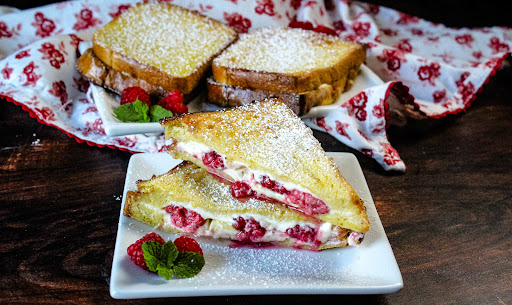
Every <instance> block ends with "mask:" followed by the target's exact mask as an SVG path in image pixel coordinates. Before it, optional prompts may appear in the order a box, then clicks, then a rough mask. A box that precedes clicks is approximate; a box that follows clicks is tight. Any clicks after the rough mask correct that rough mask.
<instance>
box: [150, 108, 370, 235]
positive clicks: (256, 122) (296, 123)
mask: <svg viewBox="0 0 512 305" xmlns="http://www.w3.org/2000/svg"><path fill="white" fill-rule="evenodd" d="M160 123H161V124H162V125H163V126H164V128H165V136H166V138H167V139H171V140H172V144H171V145H169V152H170V153H171V155H173V156H174V157H175V158H177V159H182V160H190V161H192V162H194V163H195V164H197V165H199V166H202V167H205V165H204V164H203V163H202V161H201V158H202V156H201V154H204V153H197V154H196V153H190V152H187V149H186V146H184V145H188V144H192V145H198V146H200V147H206V149H207V150H208V152H209V151H215V152H216V153H217V154H219V155H220V156H222V158H224V161H225V162H224V163H225V164H228V165H229V164H234V166H239V165H240V166H241V167H239V169H240V168H241V169H242V170H246V169H249V173H250V172H251V171H252V172H255V171H259V172H262V173H266V174H267V175H269V176H271V177H272V179H275V180H276V181H278V182H279V183H290V184H293V185H296V186H298V187H300V188H303V189H305V190H308V191H309V192H310V193H311V194H313V195H314V196H316V197H317V198H319V199H320V200H322V201H323V202H324V203H325V204H326V205H327V207H328V213H325V212H322V213H317V214H315V215H313V216H314V217H316V218H318V219H320V220H322V221H325V222H329V223H332V224H334V225H338V226H341V227H343V228H348V229H351V230H354V231H358V232H363V233H364V232H366V231H367V230H368V228H369V222H368V218H367V216H366V209H365V207H364V206H363V204H362V202H361V200H360V199H359V197H358V195H357V193H356V192H355V191H354V190H353V188H352V187H351V186H350V185H349V184H348V183H347V182H346V181H345V179H344V178H343V177H342V176H341V174H340V172H339V169H338V167H337V165H336V164H335V163H334V161H333V160H332V159H331V158H329V157H327V156H326V154H325V151H324V150H323V149H322V147H321V145H320V143H319V142H318V140H317V139H316V138H315V137H314V136H313V133H312V131H311V129H309V128H308V127H307V126H306V125H305V124H304V123H303V122H302V121H301V119H300V118H298V117H297V116H296V115H295V114H294V113H293V112H292V111H291V110H290V108H288V107H287V106H286V105H285V104H284V103H283V102H281V101H280V100H278V99H269V100H266V101H263V102H257V103H252V104H249V105H245V106H241V107H236V108H231V109H227V110H223V111H216V112H208V113H192V114H187V115H181V116H177V117H172V118H166V119H163V120H161V122H160ZM196 143H197V144H196ZM180 147H181V148H180ZM237 164H238V165H237ZM209 170H210V169H209ZM216 174H218V175H221V176H224V174H225V172H220V171H219V172H216ZM227 179H228V180H229V179H231V178H229V177H228V178H227Z"/></svg>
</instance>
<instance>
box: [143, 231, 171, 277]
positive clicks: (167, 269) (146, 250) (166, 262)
mask: <svg viewBox="0 0 512 305" xmlns="http://www.w3.org/2000/svg"><path fill="white" fill-rule="evenodd" d="M142 253H143V255H144V260H145V261H146V265H147V266H148V269H149V270H150V271H153V272H158V275H160V276H163V277H165V279H166V280H168V279H170V278H172V276H173V275H174V270H173V266H174V261H175V260H176V258H177V257H178V253H179V251H178V248H176V246H175V245H174V243H173V242H172V241H171V240H170V241H168V242H166V243H165V244H163V245H162V244H160V243H157V242H156V241H147V242H145V243H143V244H142Z"/></svg>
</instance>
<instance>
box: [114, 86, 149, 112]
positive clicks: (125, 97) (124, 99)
mask: <svg viewBox="0 0 512 305" xmlns="http://www.w3.org/2000/svg"><path fill="white" fill-rule="evenodd" d="M136 100H139V101H141V102H143V103H146V105H148V107H151V101H150V100H149V95H148V93H147V92H146V91H145V90H144V89H142V88H141V87H128V88H126V89H124V90H123V93H122V94H121V105H124V104H130V103H133V102H135V101H136Z"/></svg>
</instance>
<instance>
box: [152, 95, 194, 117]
mask: <svg viewBox="0 0 512 305" xmlns="http://www.w3.org/2000/svg"><path fill="white" fill-rule="evenodd" d="M158 105H159V106H162V107H164V108H165V109H167V110H169V111H171V112H172V113H173V114H182V113H187V112H188V107H187V105H185V104H183V96H182V95H181V93H180V92H179V91H178V90H174V91H171V92H169V93H168V94H167V95H166V96H165V97H164V98H162V99H161V100H160V101H159V102H158Z"/></svg>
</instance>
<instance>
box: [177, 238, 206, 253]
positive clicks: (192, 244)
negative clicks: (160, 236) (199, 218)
mask: <svg viewBox="0 0 512 305" xmlns="http://www.w3.org/2000/svg"><path fill="white" fill-rule="evenodd" d="M174 245H176V247H177V248H178V250H179V251H180V252H195V253H199V254H201V255H203V249H201V246H199V244H198V243H197V241H196V240H195V239H193V238H190V237H186V236H181V237H178V238H176V240H175V241H174Z"/></svg>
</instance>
